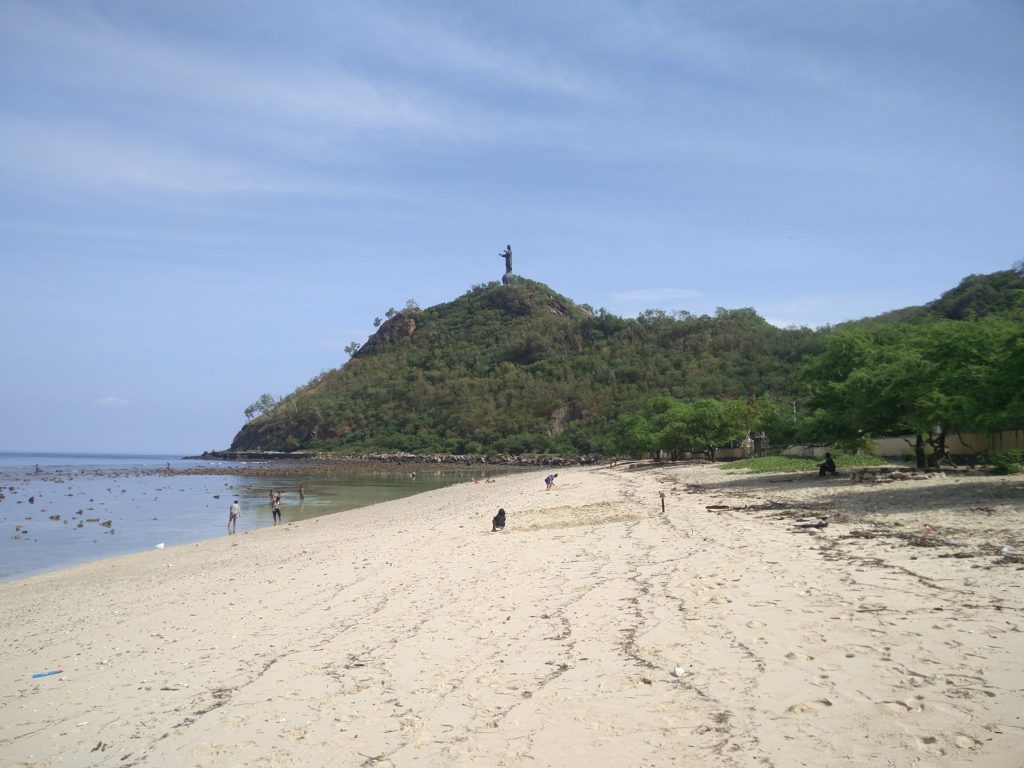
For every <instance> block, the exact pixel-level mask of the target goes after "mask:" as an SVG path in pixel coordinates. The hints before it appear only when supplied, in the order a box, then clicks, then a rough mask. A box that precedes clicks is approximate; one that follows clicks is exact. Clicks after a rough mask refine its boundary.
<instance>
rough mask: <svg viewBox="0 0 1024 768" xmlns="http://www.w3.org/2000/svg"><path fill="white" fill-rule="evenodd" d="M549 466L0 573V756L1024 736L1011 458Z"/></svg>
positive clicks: (734, 754)
mask: <svg viewBox="0 0 1024 768" xmlns="http://www.w3.org/2000/svg"><path fill="white" fill-rule="evenodd" d="M545 474H547V472H545V471H540V470H539V471H537V472H535V473H534V472H530V473H524V474H515V475H510V476H504V477H500V478H498V479H497V480H496V481H495V482H489V483H484V482H481V483H465V484H462V485H457V486H452V487H450V488H445V489H442V490H438V491H432V492H429V493H425V494H421V495H418V496H415V497H411V498H407V499H402V500H399V501H394V502H389V503H386V504H381V505H377V506H375V507H368V508H364V509H362V510H355V511H348V512H344V513H341V514H337V515H332V516H328V517H321V518H317V519H313V520H306V521H303V522H301V523H297V524H293V525H286V526H283V527H278V528H265V529H261V530H258V531H254V532H251V533H248V534H244V535H238V536H233V537H228V536H224V537H223V538H220V539H217V540H212V541H207V542H203V543H201V544H196V545H189V546H184V547H179V548H170V549H166V550H153V551H150V552H146V553H142V554H138V555H131V556H127V557H121V558H117V559H113V560H107V561H103V562H98V563H92V564H88V565H84V566H80V567H75V568H72V569H68V570H65V571H60V572H57V573H54V574H49V575H43V576H38V577H34V578H31V579H27V580H24V581H18V582H11V583H6V584H0V604H2V605H3V609H4V611H3V614H4V621H3V626H2V628H0V647H2V648H3V662H2V664H0V691H2V694H0V764H2V765H4V766H22V765H33V766H36V765H38V766H50V765H61V766H135V765H145V766H218V767H220V766H225V765H227V766H241V765H244V766H318V765H353V766H355V765H366V766H411V765H419V766H449V765H480V766H575V765H583V766H587V768H597V767H599V766H668V765H682V766H799V765H807V766H832V765H844V766H865V765H886V766H959V765H972V766H985V767H986V768H991V767H995V766H1018V767H1019V766H1021V765H1024V719H1022V718H1024V714H1022V713H1024V634H1022V626H1024V615H1022V612H1021V608H1022V602H1024V596H1022V595H1024V593H1022V590H1021V586H1022V581H1024V570H1022V569H1024V558H1021V557H1020V555H1021V553H1022V552H1024V506H1022V498H1024V480H1022V479H1020V478H1013V477H1010V478H999V477H985V476H980V475H956V476H953V475H950V476H941V475H928V476H920V479H913V480H912V479H906V480H902V481H895V482H891V483H885V484H855V483H852V482H851V481H850V478H849V477H840V478H836V479H819V478H818V477H817V476H812V475H799V476H796V477H795V479H794V477H793V476H780V475H767V476H765V475H761V476H753V475H744V474H730V473H726V472H723V471H722V470H721V469H719V468H716V467H711V466H671V465H669V466H665V467H656V466H651V465H632V466H620V467H614V468H577V469H560V470H559V477H558V481H557V484H556V486H555V488H554V489H553V490H552V491H550V492H545V490H544V483H543V479H542V478H543V477H544V475H545ZM914 477H918V476H914ZM660 493H664V494H665V499H664V503H665V511H664V513H663V512H662V506H661V504H662V502H661V497H660V495H659V494H660ZM498 507H504V508H505V509H506V510H507V512H508V524H507V525H508V527H507V528H506V529H505V531H504V532H500V533H491V532H490V528H491V517H492V516H493V515H494V513H495V512H496V511H497V509H498ZM819 519H826V520H827V521H828V525H827V527H824V528H816V527H809V526H813V525H815V524H816V521H817V520H819ZM225 522H226V521H225ZM1007 547H1008V548H1009V549H1005V551H1004V548H1007ZM58 668H63V670H64V672H63V674H61V675H53V676H50V677H43V678H39V679H31V675H32V673H36V672H43V671H48V670H54V669H58Z"/></svg>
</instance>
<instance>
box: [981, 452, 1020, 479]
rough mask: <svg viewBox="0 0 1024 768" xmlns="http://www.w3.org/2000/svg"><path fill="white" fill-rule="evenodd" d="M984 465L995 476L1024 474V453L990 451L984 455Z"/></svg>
mask: <svg viewBox="0 0 1024 768" xmlns="http://www.w3.org/2000/svg"><path fill="white" fill-rule="evenodd" d="M985 463H986V464H989V465H990V466H991V467H992V471H993V472H994V473H995V474H997V475H1016V474H1018V473H1020V472H1024V451H1002V452H997V451H992V452H990V453H988V454H986V455H985Z"/></svg>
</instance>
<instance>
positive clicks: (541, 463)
mask: <svg viewBox="0 0 1024 768" xmlns="http://www.w3.org/2000/svg"><path fill="white" fill-rule="evenodd" d="M184 458H185V459H189V460H195V461H229V462H233V465H232V467H231V468H230V470H228V469H226V468H225V469H223V470H222V469H220V468H218V467H195V468H189V469H181V470H176V473H177V474H226V473H228V472H230V473H231V474H253V475H260V474H269V473H273V474H300V473H308V472H312V473H317V472H355V473H362V472H418V471H435V472H436V471H438V470H444V469H452V470H458V471H463V470H466V469H473V468H484V467H496V468H507V469H515V468H522V469H535V468H538V467H541V468H542V467H579V466H593V465H595V464H601V463H603V462H604V459H603V458H602V457H600V456H573V457H566V456H548V455H512V454H449V453H434V454H415V453H364V454H359V455H355V456H339V455H336V454H330V453H298V452H297V453H284V452H278V451H204V452H203V453H201V454H199V455H198V456H185V457H184ZM252 463H256V464H258V465H259V466H245V464H252ZM239 464H242V465H243V466H239Z"/></svg>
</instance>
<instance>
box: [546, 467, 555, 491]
mask: <svg viewBox="0 0 1024 768" xmlns="http://www.w3.org/2000/svg"><path fill="white" fill-rule="evenodd" d="M556 477H558V473H557V472H556V473H555V474H553V475H548V476H547V477H545V478H544V490H546V491H550V490H551V489H552V488H554V487H555V478H556Z"/></svg>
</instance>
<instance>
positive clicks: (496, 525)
mask: <svg viewBox="0 0 1024 768" xmlns="http://www.w3.org/2000/svg"><path fill="white" fill-rule="evenodd" d="M503 530H505V510H504V509H499V510H498V514H496V515H495V516H494V519H493V520H491V533H494V531H503Z"/></svg>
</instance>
